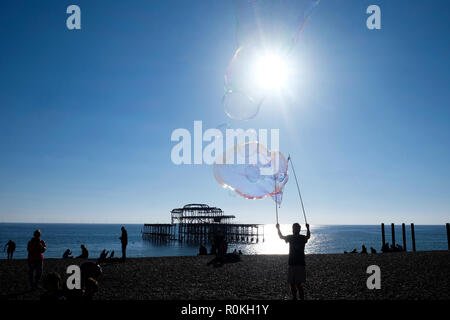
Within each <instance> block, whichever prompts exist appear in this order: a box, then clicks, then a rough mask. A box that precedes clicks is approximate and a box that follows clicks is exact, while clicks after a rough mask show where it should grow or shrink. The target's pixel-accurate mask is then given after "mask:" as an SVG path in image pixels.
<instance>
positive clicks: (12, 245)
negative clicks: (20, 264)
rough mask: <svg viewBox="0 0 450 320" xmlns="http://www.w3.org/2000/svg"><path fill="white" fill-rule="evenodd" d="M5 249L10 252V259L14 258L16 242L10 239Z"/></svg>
mask: <svg viewBox="0 0 450 320" xmlns="http://www.w3.org/2000/svg"><path fill="white" fill-rule="evenodd" d="M3 251H6V253H7V254H8V260H12V258H13V254H14V251H16V243H15V242H14V241H12V240H9V241H8V242H7V243H6V244H5V247H4V248H3Z"/></svg>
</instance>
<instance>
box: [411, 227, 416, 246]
mask: <svg viewBox="0 0 450 320" xmlns="http://www.w3.org/2000/svg"><path fill="white" fill-rule="evenodd" d="M411 240H412V249H413V252H416V235H415V234H414V223H411Z"/></svg>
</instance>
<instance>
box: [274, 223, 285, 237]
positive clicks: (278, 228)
mask: <svg viewBox="0 0 450 320" xmlns="http://www.w3.org/2000/svg"><path fill="white" fill-rule="evenodd" d="M276 227H277V230H278V236H279V237H280V239H283V240H286V237H285V236H283V235H282V234H281V231H280V225H279V224H278V223H277V224H276Z"/></svg>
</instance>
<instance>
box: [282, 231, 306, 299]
mask: <svg viewBox="0 0 450 320" xmlns="http://www.w3.org/2000/svg"><path fill="white" fill-rule="evenodd" d="M276 227H277V230H278V236H279V237H280V238H281V239H283V240H284V241H286V243H289V261H288V264H289V267H288V282H289V284H290V286H291V292H292V299H293V300H297V291H298V295H299V298H300V299H301V300H304V299H305V292H304V290H303V286H302V284H303V283H305V282H306V270H305V244H306V243H307V242H308V239H309V238H310V237H311V232H310V231H309V224H306V230H307V232H306V236H304V235H301V234H300V230H301V227H300V224H298V223H294V224H293V225H292V235H288V236H283V235H282V234H281V231H280V225H279V224H278V223H277V225H276Z"/></svg>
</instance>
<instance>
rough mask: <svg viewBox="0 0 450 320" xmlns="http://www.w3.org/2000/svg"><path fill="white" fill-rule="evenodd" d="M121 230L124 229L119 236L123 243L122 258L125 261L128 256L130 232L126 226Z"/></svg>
mask: <svg viewBox="0 0 450 320" xmlns="http://www.w3.org/2000/svg"><path fill="white" fill-rule="evenodd" d="M120 230H122V235H121V236H120V238H119V239H120V242H121V243H122V260H123V261H125V259H126V258H127V245H128V233H127V230H126V229H125V227H124V226H122V228H120Z"/></svg>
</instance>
